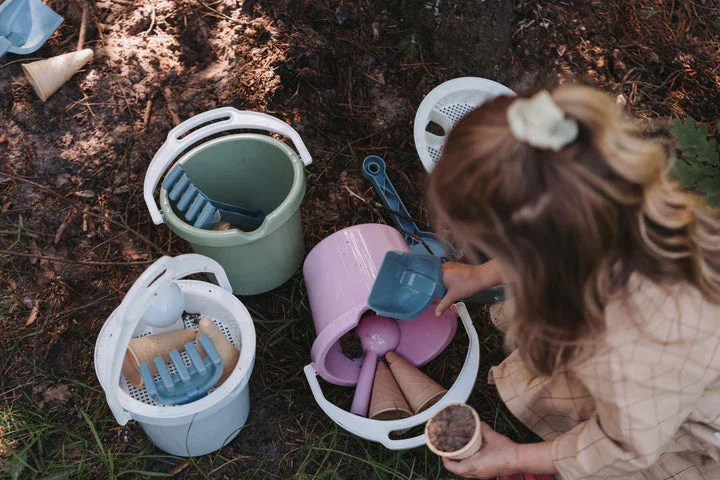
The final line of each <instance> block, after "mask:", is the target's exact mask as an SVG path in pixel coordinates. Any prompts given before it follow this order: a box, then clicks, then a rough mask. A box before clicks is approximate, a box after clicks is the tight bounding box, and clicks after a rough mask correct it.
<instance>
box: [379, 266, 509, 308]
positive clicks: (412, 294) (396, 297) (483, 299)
mask: <svg viewBox="0 0 720 480" xmlns="http://www.w3.org/2000/svg"><path fill="white" fill-rule="evenodd" d="M442 277H443V272H442V260H441V259H440V258H439V257H436V256H434V255H427V254H420V253H412V252H410V253H408V252H387V253H386V254H385V258H383V262H382V265H380V270H379V271H378V273H377V277H376V278H375V283H374V284H373V288H372V290H371V291H370V296H369V297H368V301H367V304H368V307H370V308H371V309H373V310H375V312H376V313H377V314H378V315H380V316H384V317H390V318H397V319H400V320H410V319H413V318H415V317H417V316H419V315H420V314H421V313H423V312H424V311H425V310H427V308H428V307H429V306H430V304H431V303H432V302H433V301H434V300H435V299H438V298H442V297H444V296H445V294H446V293H447V288H446V287H445V284H444V283H443V281H442ZM503 299H504V294H503V289H502V287H493V288H489V289H487V290H483V291H481V292H478V293H476V294H475V295H473V296H471V297H468V298H467V299H464V300H465V301H468V302H474V303H485V304H488V305H491V304H493V303H497V302H499V301H502V300H503Z"/></svg>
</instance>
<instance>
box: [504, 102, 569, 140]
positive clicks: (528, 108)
mask: <svg viewBox="0 0 720 480" xmlns="http://www.w3.org/2000/svg"><path fill="white" fill-rule="evenodd" d="M507 118H508V122H509V123H510V130H511V131H512V133H513V135H514V136H515V138H517V139H518V140H521V141H523V142H526V143H527V144H529V145H531V146H533V147H536V148H549V149H551V150H554V151H556V152H557V151H558V150H560V149H561V148H563V147H564V146H565V145H568V144H569V143H572V142H573V141H574V140H575V139H576V138H577V135H578V124H577V122H576V121H575V120H572V119H568V118H565V112H563V111H562V110H561V109H560V107H558V106H557V104H556V103H555V102H554V101H553V99H552V97H551V96H550V93H548V91H547V90H543V91H541V92H539V93H536V94H535V95H534V96H533V97H532V98H518V99H517V100H515V101H514V102H512V103H511V104H510V106H509V107H508V110H507Z"/></svg>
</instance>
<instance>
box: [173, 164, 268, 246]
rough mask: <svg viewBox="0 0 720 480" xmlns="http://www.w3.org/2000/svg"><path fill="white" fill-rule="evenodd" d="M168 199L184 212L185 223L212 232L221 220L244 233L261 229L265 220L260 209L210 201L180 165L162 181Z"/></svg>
mask: <svg viewBox="0 0 720 480" xmlns="http://www.w3.org/2000/svg"><path fill="white" fill-rule="evenodd" d="M162 187H163V188H164V189H165V190H167V192H168V197H169V198H170V200H173V201H176V202H177V203H176V206H177V209H178V210H180V211H181V212H184V213H185V220H187V221H188V222H190V223H192V224H193V226H194V227H196V228H202V229H204V230H211V229H213V228H214V227H215V225H217V223H218V222H219V221H220V220H222V221H225V222H228V223H230V224H232V225H237V226H238V227H240V228H241V229H242V230H244V231H246V232H251V231H253V230H257V229H258V228H260V225H262V223H263V222H264V221H265V216H266V215H265V213H263V212H262V211H261V210H249V209H247V208H243V207H238V206H236V205H231V204H229V203H222V202H218V201H216V200H212V199H211V198H210V197H208V196H207V195H206V194H205V193H203V192H202V191H201V190H200V189H199V188H198V187H197V186H196V185H195V184H194V183H193V182H192V180H190V177H188V175H187V173H185V170H183V168H182V167H181V166H180V165H175V166H174V167H173V169H172V170H170V172H169V173H168V174H167V176H166V177H165V180H163V182H162Z"/></svg>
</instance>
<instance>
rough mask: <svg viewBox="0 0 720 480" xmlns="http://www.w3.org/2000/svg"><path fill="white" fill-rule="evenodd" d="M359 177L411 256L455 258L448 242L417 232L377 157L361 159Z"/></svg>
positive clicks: (430, 234)
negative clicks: (380, 204) (369, 186)
mask: <svg viewBox="0 0 720 480" xmlns="http://www.w3.org/2000/svg"><path fill="white" fill-rule="evenodd" d="M362 174H363V176H364V177H365V178H367V179H368V180H370V183H372V185H373V187H375V192H377V194H378V196H379V197H380V199H381V200H382V202H383V204H385V206H386V207H387V208H388V209H389V210H390V216H391V217H392V219H393V222H394V223H395V226H396V227H397V228H398V229H399V230H400V233H402V235H403V237H404V238H405V241H406V242H407V244H408V246H409V247H410V251H411V252H416V253H431V254H433V255H436V256H438V257H441V258H443V259H451V258H455V257H457V252H456V251H455V249H454V248H453V246H452V245H450V244H449V243H448V242H445V241H444V240H443V239H441V238H440V237H439V236H437V235H435V234H434V233H432V232H423V231H421V230H420V229H419V228H418V227H417V225H415V222H413V221H412V219H411V217H410V214H409V213H408V211H407V209H406V208H405V205H404V204H403V202H402V200H401V199H400V196H399V195H398V193H397V191H396V190H395V187H393V184H392V182H390V179H389V178H388V176H387V172H386V168H385V161H384V160H383V159H382V158H380V157H378V156H377V155H370V156H369V157H367V158H365V160H364V161H363V165H362Z"/></svg>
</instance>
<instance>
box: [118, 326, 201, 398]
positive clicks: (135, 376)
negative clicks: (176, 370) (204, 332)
mask: <svg viewBox="0 0 720 480" xmlns="http://www.w3.org/2000/svg"><path fill="white" fill-rule="evenodd" d="M194 339H195V330H193V329H192V328H185V329H183V330H175V331H172V332H166V333H158V334H157V335H147V336H145V337H137V338H133V339H131V340H130V343H129V344H128V348H127V351H126V352H125V358H124V359H123V366H122V373H123V375H125V378H127V380H128V382H130V383H131V384H133V385H135V386H136V387H140V386H142V384H143V380H142V377H141V376H140V369H139V367H140V364H141V363H148V364H149V366H150V372H151V373H152V374H153V375H155V374H156V373H157V370H156V369H155V364H154V363H153V360H154V359H155V358H156V357H163V358H164V359H165V361H166V362H169V361H170V355H169V353H170V351H171V350H182V349H183V347H184V346H185V344H186V343H188V342H192V341H193V340H194Z"/></svg>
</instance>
